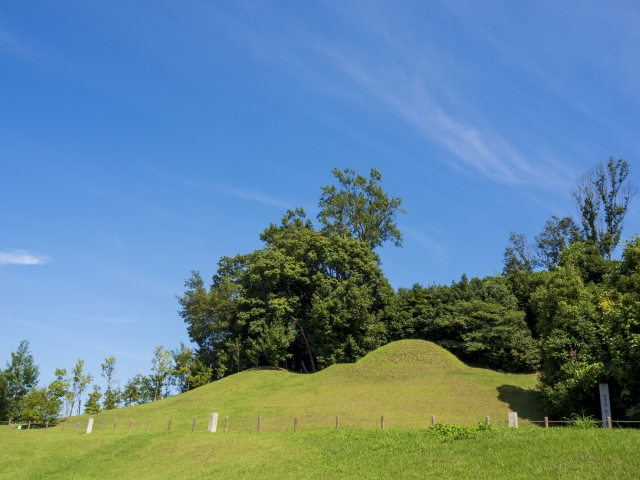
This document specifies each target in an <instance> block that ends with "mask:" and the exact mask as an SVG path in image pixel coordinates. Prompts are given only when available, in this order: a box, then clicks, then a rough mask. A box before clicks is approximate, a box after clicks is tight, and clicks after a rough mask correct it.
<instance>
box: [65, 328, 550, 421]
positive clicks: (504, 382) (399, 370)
mask: <svg viewBox="0 0 640 480" xmlns="http://www.w3.org/2000/svg"><path fill="white" fill-rule="evenodd" d="M535 383H536V376H535V375H533V374H531V375H523V374H505V373H500V372H496V371H492V370H488V369H482V368H472V367H469V366H466V365H464V364H463V363H462V362H460V361H459V360H458V359H457V358H456V357H455V356H453V355H452V354H451V353H449V352H447V351H446V350H444V349H442V348H440V347H438V346H437V345H435V344H433V343H430V342H425V341H421V340H404V341H400V342H394V343H392V344H389V345H386V346H384V347H382V348H380V349H378V350H376V351H374V352H371V353H370V354H369V355H367V356H366V357H364V358H363V359H361V360H360V361H359V362H357V363H355V364H341V365H334V366H332V367H329V368H327V369H325V370H322V371H320V372H318V373H316V374H313V375H302V374H298V373H292V372H287V371H283V370H278V369H253V370H248V371H245V372H241V373H239V374H234V375H230V376H229V377H227V378H224V379H223V380H220V381H217V382H214V383H212V384H209V385H206V386H204V387H200V388H198V389H196V390H193V391H191V392H188V393H185V394H182V395H177V396H175V397H170V398H167V399H164V400H161V401H158V402H152V403H148V404H144V405H137V406H133V407H128V408H122V409H118V410H112V411H109V412H104V413H101V414H99V415H95V416H94V418H95V421H96V425H99V424H100V422H104V423H105V426H108V427H109V428H111V426H112V425H113V420H114V419H115V418H117V419H118V422H119V428H125V427H124V426H125V425H126V426H127V427H128V422H129V420H130V419H134V425H135V428H136V429H137V430H138V431H140V429H144V428H146V421H147V418H151V419H152V429H154V430H155V431H158V429H166V426H167V421H168V419H169V418H170V417H171V418H173V428H174V429H184V430H190V428H191V421H192V418H193V417H194V416H197V417H198V418H199V419H200V420H199V422H198V429H200V430H204V429H206V425H205V422H206V418H207V417H208V415H209V412H218V413H219V414H220V418H221V422H222V421H223V420H222V419H223V418H224V417H225V416H229V417H230V424H229V426H230V429H231V430H232V431H252V430H255V428H256V419H257V417H258V416H259V415H260V416H262V417H263V424H262V427H263V429H264V430H266V431H269V430H271V431H274V430H286V429H290V428H292V423H293V417H294V416H298V417H299V419H300V421H299V422H300V423H299V425H300V429H302V430H304V429H309V428H319V427H325V428H331V427H332V426H333V425H334V422H335V415H340V417H341V419H340V422H341V426H342V427H345V428H346V427H357V428H374V427H375V426H377V425H379V423H380V416H381V415H385V419H386V420H385V421H386V425H387V426H388V427H390V428H393V427H405V428H420V427H426V426H427V424H428V422H430V418H431V415H436V418H437V420H439V421H447V422H456V423H471V422H475V421H477V420H478V419H479V418H484V417H485V415H489V416H490V417H491V418H492V420H498V421H505V420H506V419H507V412H508V411H509V410H515V411H517V412H518V414H519V416H520V418H521V419H523V420H524V421H526V420H527V419H531V420H541V419H542V417H543V413H542V411H541V410H540V408H539V407H538V405H537V403H536V395H535V392H534V391H533V387H534V386H535ZM76 418H77V419H71V421H72V422H76V421H79V422H81V424H83V425H84V424H85V423H86V418H87V416H82V417H76ZM105 428H107V427H105Z"/></svg>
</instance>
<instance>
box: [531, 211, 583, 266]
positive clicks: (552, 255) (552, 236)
mask: <svg viewBox="0 0 640 480" xmlns="http://www.w3.org/2000/svg"><path fill="white" fill-rule="evenodd" d="M535 239H536V247H537V258H536V261H535V264H536V266H541V267H545V268H547V269H549V270H551V269H552V268H555V267H557V266H558V264H559V263H560V253H561V252H562V250H564V249H565V248H566V247H568V246H569V245H570V244H572V243H574V242H575V241H577V240H578V239H579V236H578V226H577V225H576V224H575V222H574V221H573V218H571V217H564V218H558V217H556V216H555V215H554V216H553V217H551V220H548V221H547V223H546V224H545V226H544V229H543V230H542V232H541V233H540V235H538V236H536V237H535Z"/></svg>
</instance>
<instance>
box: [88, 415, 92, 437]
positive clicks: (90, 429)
mask: <svg viewBox="0 0 640 480" xmlns="http://www.w3.org/2000/svg"><path fill="white" fill-rule="evenodd" d="M92 430H93V418H90V419H89V421H88V422H87V433H91V431H92Z"/></svg>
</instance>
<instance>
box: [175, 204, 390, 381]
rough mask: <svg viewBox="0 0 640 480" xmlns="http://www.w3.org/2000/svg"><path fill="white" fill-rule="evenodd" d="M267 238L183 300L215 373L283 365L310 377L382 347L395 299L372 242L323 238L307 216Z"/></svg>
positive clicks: (223, 264)
mask: <svg viewBox="0 0 640 480" xmlns="http://www.w3.org/2000/svg"><path fill="white" fill-rule="evenodd" d="M261 238H262V240H263V241H264V242H265V247H264V248H263V249H261V250H257V251H255V252H253V253H251V254H249V255H238V256H236V257H234V258H228V257H225V258H223V259H222V260H221V261H220V263H219V268H218V273H217V274H216V275H215V276H214V278H213V282H212V285H211V287H210V288H209V290H208V291H207V290H205V288H204V285H203V282H202V279H201V278H200V277H199V276H198V275H197V274H194V276H193V277H192V278H191V279H190V280H188V281H187V283H186V286H187V288H188V290H187V292H186V293H185V295H184V296H183V297H181V298H179V301H180V303H181V305H182V306H183V309H182V311H181V312H180V313H181V315H182V317H183V318H184V319H185V322H187V324H188V325H189V327H188V331H189V334H190V336H191V338H192V340H193V341H194V342H195V343H196V344H198V347H199V350H198V353H199V355H201V356H202V357H203V358H204V359H206V360H207V361H208V362H210V363H211V364H212V366H213V368H214V369H218V370H219V369H224V370H231V371H235V370H237V369H243V368H247V367H250V366H255V365H259V364H269V365H275V366H278V365H284V364H285V363H286V364H287V365H288V366H290V367H293V368H295V369H297V370H308V371H313V370H315V369H317V368H324V367H326V366H328V365H331V364H333V363H337V362H352V361H355V360H357V359H358V358H360V357H361V356H363V355H364V354H365V353H367V352H369V351H371V350H373V349H375V348H377V347H378V346H380V345H382V344H383V343H384V340H385V327H384V323H383V322H382V320H383V316H384V314H385V309H386V307H387V305H388V304H389V303H390V301H391V299H392V298H393V295H394V293H393V290H392V288H391V287H390V285H389V284H388V282H387V280H386V279H385V278H384V276H383V275H382V271H381V270H380V268H379V266H378V258H377V257H376V255H375V254H374V253H373V252H372V250H371V248H370V247H369V245H368V244H367V243H366V242H363V241H359V240H357V239H355V238H352V237H351V236H344V237H341V236H338V235H329V234H327V233H326V232H318V231H316V230H315V229H313V227H312V226H311V224H310V222H308V221H306V220H305V218H304V212H303V211H301V210H298V211H296V212H289V213H288V214H287V215H286V216H285V217H284V218H283V220H282V224H281V225H280V226H275V225H271V226H270V227H269V228H268V229H266V230H265V231H264V232H263V234H262V235H261Z"/></svg>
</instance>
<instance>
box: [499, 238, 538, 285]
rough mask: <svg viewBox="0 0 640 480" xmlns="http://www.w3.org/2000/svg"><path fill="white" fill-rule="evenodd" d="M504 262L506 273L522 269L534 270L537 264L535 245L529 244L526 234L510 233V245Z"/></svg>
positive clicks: (506, 250)
mask: <svg viewBox="0 0 640 480" xmlns="http://www.w3.org/2000/svg"><path fill="white" fill-rule="evenodd" d="M503 263H504V270H503V272H504V273H505V274H506V275H509V274H511V273H513V272H517V271H520V270H524V271H527V272H531V271H533V267H534V266H535V258H534V252H533V247H532V246H531V245H529V244H527V237H526V235H523V234H520V233H516V232H511V233H510V234H509V245H508V246H507V248H506V249H505V251H504V256H503Z"/></svg>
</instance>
